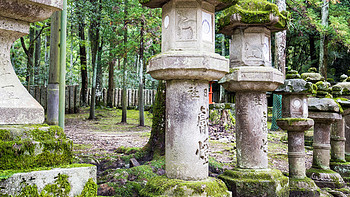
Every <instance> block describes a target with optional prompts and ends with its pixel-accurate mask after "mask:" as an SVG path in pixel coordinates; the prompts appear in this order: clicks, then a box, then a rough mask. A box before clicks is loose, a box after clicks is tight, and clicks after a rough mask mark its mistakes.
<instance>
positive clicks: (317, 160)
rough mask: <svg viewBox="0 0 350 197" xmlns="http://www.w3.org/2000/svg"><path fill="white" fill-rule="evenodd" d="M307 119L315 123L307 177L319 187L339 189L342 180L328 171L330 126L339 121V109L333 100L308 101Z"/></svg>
mask: <svg viewBox="0 0 350 197" xmlns="http://www.w3.org/2000/svg"><path fill="white" fill-rule="evenodd" d="M309 111H310V112H309V117H310V118H312V119H313V120H314V121H315V126H314V141H313V145H312V146H313V148H314V151H313V161H312V168H311V169H309V170H307V176H308V177H310V178H311V179H313V180H314V181H315V183H316V184H317V185H318V186H319V187H322V188H323V187H330V188H341V187H343V186H344V180H343V178H342V177H341V176H340V174H338V173H337V172H335V171H332V170H330V166H329V163H330V149H331V146H330V133H331V124H332V123H334V122H335V121H336V120H340V119H341V115H340V114H339V113H337V112H339V107H338V105H337V103H335V101H334V100H333V99H329V98H311V99H309Z"/></svg>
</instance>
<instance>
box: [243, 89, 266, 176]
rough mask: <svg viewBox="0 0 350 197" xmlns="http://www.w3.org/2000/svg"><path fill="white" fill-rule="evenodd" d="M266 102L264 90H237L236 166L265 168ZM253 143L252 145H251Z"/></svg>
mask: <svg viewBox="0 0 350 197" xmlns="http://www.w3.org/2000/svg"><path fill="white" fill-rule="evenodd" d="M267 132H268V131H267V102H266V93H265V92H237V94H236V140H237V143H236V145H237V150H239V151H237V167H239V168H242V169H267V168H268V160H267ZM252 144H254V146H252Z"/></svg>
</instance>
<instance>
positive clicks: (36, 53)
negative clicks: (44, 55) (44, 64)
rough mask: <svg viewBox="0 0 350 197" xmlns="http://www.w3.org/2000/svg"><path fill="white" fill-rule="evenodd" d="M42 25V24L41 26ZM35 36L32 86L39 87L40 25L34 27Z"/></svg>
mask: <svg viewBox="0 0 350 197" xmlns="http://www.w3.org/2000/svg"><path fill="white" fill-rule="evenodd" d="M43 25H44V24H43ZM36 29H37V30H36V31H35V32H36V36H37V39H36V40H35V42H34V43H35V50H34V84H36V85H39V81H40V77H41V76H40V75H39V71H40V59H41V32H40V30H39V29H40V25H36Z"/></svg>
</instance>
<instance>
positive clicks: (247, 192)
mask: <svg viewBox="0 0 350 197" xmlns="http://www.w3.org/2000/svg"><path fill="white" fill-rule="evenodd" d="M219 178H220V179H222V180H223V181H224V182H225V183H226V185H227V187H228V189H229V190H230V191H232V192H233V194H240V195H242V196H288V195H289V187H288V182H289V181H288V177H285V176H283V175H282V173H281V172H280V171H278V170H243V169H237V170H234V171H232V170H227V171H225V172H224V173H223V174H222V175H219Z"/></svg>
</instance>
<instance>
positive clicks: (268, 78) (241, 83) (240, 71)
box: [219, 66, 284, 92]
mask: <svg viewBox="0 0 350 197" xmlns="http://www.w3.org/2000/svg"><path fill="white" fill-rule="evenodd" d="M283 81H284V76H283V74H282V73H281V72H280V71H278V70H277V69H274V68H272V67H263V66H261V67H255V66H254V67H253V66H252V67H251V66H249V67H248V66H246V67H237V68H234V69H232V72H231V73H230V74H227V75H225V77H223V78H222V79H221V80H220V81H219V83H221V84H222V86H223V87H224V88H225V89H226V90H229V91H232V92H238V91H241V92H242V91H257V92H266V91H273V90H275V89H276V88H277V87H278V86H279V85H281V84H283Z"/></svg>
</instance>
